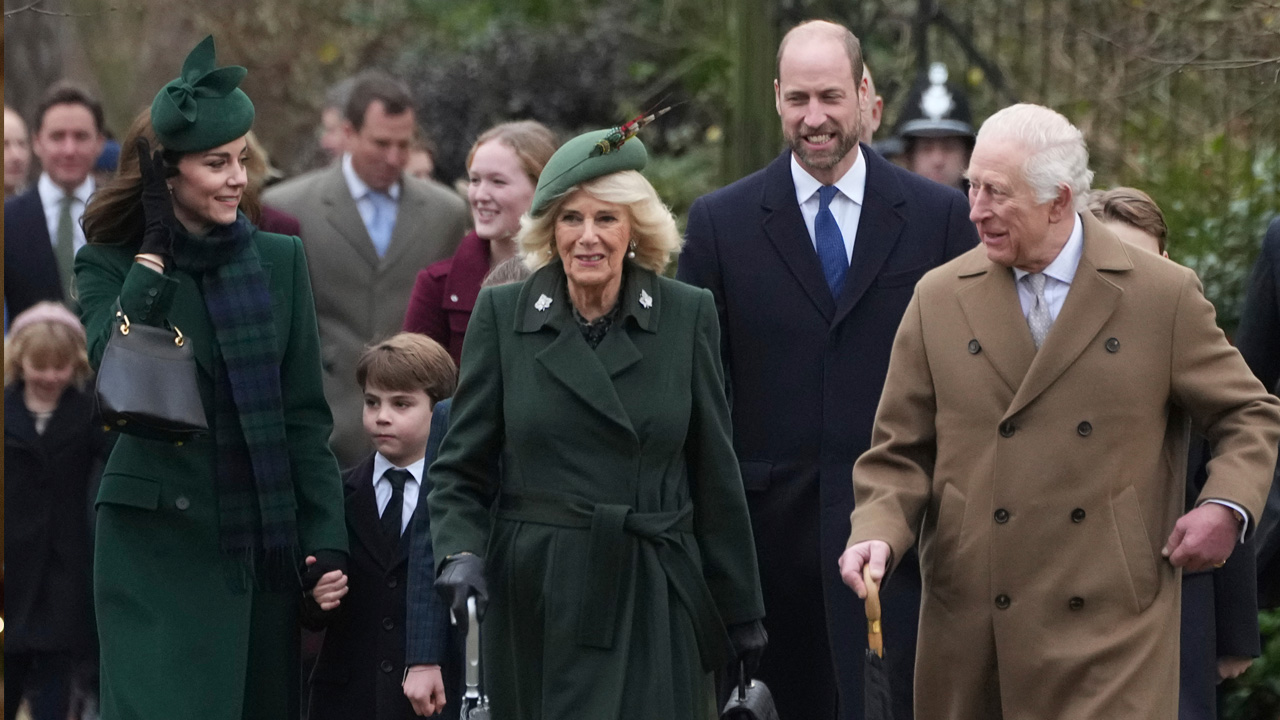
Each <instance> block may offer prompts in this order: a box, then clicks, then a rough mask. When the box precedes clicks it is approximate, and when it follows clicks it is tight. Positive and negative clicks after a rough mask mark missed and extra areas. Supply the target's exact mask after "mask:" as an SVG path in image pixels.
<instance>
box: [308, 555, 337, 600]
mask: <svg viewBox="0 0 1280 720" xmlns="http://www.w3.org/2000/svg"><path fill="white" fill-rule="evenodd" d="M311 554H312V555H314V556H315V558H316V561H315V562H314V563H312V564H311V565H304V566H303V568H302V589H303V591H304V592H311V589H312V588H314V587H315V586H316V583H318V582H320V578H321V576H323V575H324V574H325V573H327V572H329V571H330V570H341V571H342V572H344V573H345V572H346V571H347V556H346V554H345V553H341V552H338V551H337V550H317V551H315V552H313V553H311Z"/></svg>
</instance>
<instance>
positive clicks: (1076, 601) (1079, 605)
mask: <svg viewBox="0 0 1280 720" xmlns="http://www.w3.org/2000/svg"><path fill="white" fill-rule="evenodd" d="M1067 607H1069V608H1071V609H1072V610H1083V609H1084V598H1082V597H1073V598H1071V599H1070V600H1068V601H1067Z"/></svg>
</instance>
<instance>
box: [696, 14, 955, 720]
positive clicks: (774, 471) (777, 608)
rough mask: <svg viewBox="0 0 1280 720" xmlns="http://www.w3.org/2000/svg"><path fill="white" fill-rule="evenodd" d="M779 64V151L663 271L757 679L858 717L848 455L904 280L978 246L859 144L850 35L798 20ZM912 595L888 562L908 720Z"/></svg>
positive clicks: (923, 186)
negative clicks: (743, 536) (711, 404)
mask: <svg viewBox="0 0 1280 720" xmlns="http://www.w3.org/2000/svg"><path fill="white" fill-rule="evenodd" d="M778 58H779V62H778V78H777V79H776V80H775V81H774V88H775V95H776V102H777V108H778V114H779V115H780V116H781V118H782V127H783V133H784V135H785V136H786V139H787V143H788V144H789V145H790V149H788V150H787V151H786V152H784V153H783V154H782V155H781V156H779V157H778V159H777V160H775V161H773V162H772V163H771V164H770V165H769V166H768V167H766V168H765V169H763V170H761V171H759V172H757V173H755V174H753V175H750V176H748V177H746V178H743V179H742V180H739V181H738V182H736V183H734V184H732V185H730V186H728V187H726V188H723V189H721V190H718V191H716V192H713V193H711V194H709V195H706V196H704V197H702V198H699V199H698V200H697V201H696V202H695V203H694V205H693V207H692V208H691V210H690V213H689V224H688V229H687V232H686V235H687V238H686V246H685V249H684V253H683V254H682V256H681V259H680V268H679V272H678V275H677V277H679V278H680V279H682V280H684V281H686V282H689V283H692V284H694V285H699V286H702V287H706V288H709V289H710V290H711V291H712V292H713V293H714V295H715V300H716V306H717V308H718V310H719V313H720V330H721V341H722V353H723V357H724V364H725V369H726V375H727V378H728V384H729V387H728V392H729V394H730V402H731V404H732V410H733V431H734V447H735V449H736V451H737V454H738V460H739V463H740V465H741V468H742V477H743V482H744V484H745V485H746V490H747V501H748V504H749V506H750V510H751V519H752V525H753V528H754V531H755V539H756V548H757V553H758V557H759V563H760V575H761V580H762V583H763V589H764V600H765V610H766V613H767V617H766V618H765V627H766V629H767V630H768V632H769V649H768V651H767V652H766V653H765V654H764V658H763V660H762V664H761V666H760V670H759V672H758V673H757V677H758V678H760V679H761V680H763V681H764V682H765V683H766V684H768V686H769V688H770V690H771V691H772V692H773V695H774V698H775V700H776V702H777V705H778V711H779V714H780V715H781V716H782V717H784V718H791V717H803V718H813V719H815V720H818V719H822V720H825V719H827V718H834V717H837V716H838V717H840V718H860V717H861V716H862V706H863V700H862V682H863V680H862V666H863V652H864V649H865V648H866V643H867V641H866V623H865V619H864V611H863V607H862V603H861V601H859V600H858V599H857V597H856V596H855V595H854V594H853V592H852V591H850V590H849V589H848V587H846V586H845V585H844V584H843V583H842V582H841V580H840V573H839V568H838V567H837V565H836V563H837V560H838V558H839V556H840V553H841V552H842V551H843V550H844V548H845V543H846V541H847V540H848V538H849V515H850V513H851V512H852V510H853V484H852V479H851V478H852V468H853V462H854V460H856V459H857V457H858V455H860V454H861V453H862V452H863V451H865V450H866V449H867V446H868V444H869V443H870V440H871V426H872V422H873V420H874V417H875V411H876V405H877V404H878V403H879V400H880V392H881V389H882V387H883V385H884V379H885V372H886V370H887V368H888V364H889V351H890V348H891V346H892V344H893V338H894V334H895V333H896V331H897V329H898V324H899V322H900V321H901V319H902V315H903V312H904V311H905V310H906V307H907V302H908V301H909V300H910V299H911V293H912V289H913V287H914V286H915V283H916V281H917V280H919V279H920V277H921V276H922V275H923V274H924V273H925V272H927V271H928V270H930V269H931V268H934V267H936V266H938V265H940V264H942V263H944V262H946V261H948V260H950V259H951V258H953V257H956V256H957V255H960V254H961V253H963V252H965V251H966V250H968V249H970V248H972V247H973V246H974V245H976V244H977V241H978V238H977V233H976V231H975V230H974V227H973V225H972V224H971V223H970V222H969V219H968V214H969V206H968V203H967V202H966V200H965V197H964V196H963V195H962V194H961V193H960V192H958V191H956V190H954V189H951V188H946V187H944V186H942V185H939V184H936V183H933V182H931V181H928V180H925V179H923V178H920V177H918V176H916V175H913V174H911V173H909V172H907V171H905V170H902V169H900V168H897V167H895V166H894V165H892V164H890V163H889V162H887V161H885V160H884V159H883V158H881V157H880V156H879V155H877V154H876V153H875V152H874V151H872V150H870V149H869V148H868V147H866V146H862V145H859V144H858V136H859V129H860V128H859V126H860V124H861V119H860V112H861V110H860V109H861V106H862V104H863V103H866V102H868V97H867V87H866V84H865V79H864V78H863V73H862V53H861V48H860V47H859V43H858V39H857V38H856V37H855V36H854V35H853V34H852V33H851V32H849V31H848V30H847V29H846V28H844V27H842V26H839V25H835V24H832V23H827V22H809V23H804V24H802V25H800V26H798V27H796V28H794V29H792V30H791V31H790V32H789V33H788V34H787V36H786V37H785V38H784V39H783V41H782V44H781V47H780V48H779V54H778ZM823 186H834V189H832V188H830V187H827V188H825V189H824V187H823ZM919 599H920V577H919V570H918V567H917V565H916V563H915V562H914V558H904V562H903V564H902V565H901V566H900V567H899V568H898V570H897V571H896V572H895V574H894V576H893V577H892V578H891V579H890V580H889V582H888V583H886V585H885V587H884V590H883V593H882V600H883V602H884V603H885V609H884V616H885V629H884V634H885V639H886V645H887V648H886V651H885V658H886V660H887V661H888V663H889V666H890V673H891V679H892V683H893V691H894V695H895V697H894V703H895V708H896V710H895V712H896V714H897V716H898V717H911V693H912V668H913V664H914V658H915V638H916V623H917V619H918V618H917V615H918V612H919ZM837 697H838V700H837ZM837 707H838V710H837ZM837 713H838V715H837Z"/></svg>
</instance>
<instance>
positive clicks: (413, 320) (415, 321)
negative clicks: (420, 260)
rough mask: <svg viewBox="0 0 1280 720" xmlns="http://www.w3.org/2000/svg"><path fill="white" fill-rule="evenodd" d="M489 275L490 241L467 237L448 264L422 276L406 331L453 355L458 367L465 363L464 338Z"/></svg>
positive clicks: (407, 316) (408, 312)
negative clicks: (429, 340)
mask: <svg viewBox="0 0 1280 720" xmlns="http://www.w3.org/2000/svg"><path fill="white" fill-rule="evenodd" d="M487 274H489V241H488V240H485V239H484V238H482V237H480V236H479V235H476V233H475V231H474V230H473V231H471V232H469V233H467V235H466V237H464V238H462V242H460V243H458V250H457V252H455V253H454V254H453V257H451V258H449V259H448V260H441V261H440V262H438V263H434V264H432V265H429V266H427V269H426V270H423V271H421V272H419V273H418V279H417V281H416V282H415V283H414V285H413V294H412V295H410V296H409V307H408V309H407V310H406V311H405V314H404V330H405V331H406V332H416V333H422V334H423V335H426V336H427V337H430V338H431V339H432V340H435V341H436V342H438V343H440V344H441V345H443V346H444V347H445V349H446V350H448V351H449V355H450V357H452V358H453V362H454V363H455V364H457V363H459V362H461V360H462V337H463V335H465V334H466V332H467V322H469V321H470V320H471V310H472V308H474V307H475V306H476V296H478V295H479V294H480V282H481V281H482V280H484V277H485V275H487Z"/></svg>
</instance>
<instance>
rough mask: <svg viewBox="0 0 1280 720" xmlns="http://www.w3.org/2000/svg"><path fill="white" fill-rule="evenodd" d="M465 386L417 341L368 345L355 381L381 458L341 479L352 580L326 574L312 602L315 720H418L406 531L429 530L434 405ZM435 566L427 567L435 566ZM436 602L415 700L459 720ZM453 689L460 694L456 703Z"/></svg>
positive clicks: (428, 711)
mask: <svg viewBox="0 0 1280 720" xmlns="http://www.w3.org/2000/svg"><path fill="white" fill-rule="evenodd" d="M457 381H458V371H457V368H456V367H455V366H454V364H453V360H452V359H451V358H450V357H449V353H448V351H446V350H445V349H444V348H443V347H442V346H441V345H440V344H439V343H437V342H436V341H434V340H432V339H430V338H428V337H427V336H425V335H418V334H416V333H400V334H399V335H396V336H394V337H392V338H390V339H388V340H386V341H384V342H381V343H378V344H377V345H374V346H373V347H370V348H369V349H367V350H366V351H365V353H364V355H362V356H361V358H360V360H359V362H358V363H357V364H356V382H358V383H360V385H361V387H362V388H363V389H364V429H365V432H367V433H368V434H369V437H370V439H372V440H373V444H374V446H375V447H376V448H377V452H375V453H374V454H373V455H371V456H370V457H369V458H367V459H366V460H365V461H364V462H362V463H360V464H359V465H357V466H356V467H354V468H352V469H351V470H349V471H347V472H346V473H345V474H344V476H343V482H344V486H343V489H344V493H345V495H346V522H347V533H348V536H349V539H350V546H351V557H350V562H349V564H348V576H349V578H350V582H349V583H348V582H347V581H346V580H343V579H339V578H338V577H336V576H331V575H325V576H324V577H323V578H321V580H320V582H319V583H318V584H317V585H316V587H315V589H314V590H313V594H312V598H311V599H309V600H308V601H307V613H306V615H307V617H308V621H309V623H310V624H313V625H324V626H326V630H325V637H324V644H323V646H322V647H321V649H320V657H319V659H318V660H317V661H316V667H315V671H314V672H313V673H312V675H311V702H310V708H311V712H310V717H311V720H326V719H328V718H332V719H333V720H339V719H341V720H347V719H349V718H356V717H359V718H375V719H376V720H393V719H394V720H410V719H411V718H415V717H417V714H416V713H415V709H414V705H413V704H411V702H410V700H409V699H408V698H406V697H405V694H404V692H403V691H402V689H401V685H402V682H403V681H404V678H405V677H406V676H407V673H406V670H405V638H406V628H405V620H406V609H405V608H406V590H407V589H408V587H409V577H408V575H409V573H408V570H409V541H410V533H409V532H407V530H408V528H409V527H410V524H411V521H412V522H415V523H425V522H428V520H427V515H426V512H427V509H426V499H427V490H428V489H429V486H428V485H427V484H426V480H425V474H426V469H427V467H426V455H427V448H428V444H429V443H430V444H432V445H438V444H439V440H440V438H438V437H433V436H432V432H431V427H432V414H433V411H434V410H435V408H436V403H438V402H440V401H442V400H444V399H446V398H448V397H450V396H451V395H453V390H454V387H455V386H456V385H457ZM415 517H416V518H417V519H416V520H415V519H414V518H415ZM428 536H429V533H428ZM427 552H430V551H429V550H428V551H427ZM432 566H434V562H433V561H430V560H428V564H427V567H432ZM344 595H345V597H344ZM338 598H341V600H342V603H341V605H340V606H339V607H338V609H337V610H336V611H334V612H332V613H329V612H317V611H319V610H320V608H324V607H326V606H327V603H329V602H332V601H333V600H335V599H338ZM432 599H433V600H434V603H435V604H436V605H437V606H438V607H437V608H436V612H433V613H429V614H428V615H429V619H428V620H426V622H427V623H428V624H430V625H431V627H423V628H414V629H413V630H414V632H423V633H427V634H429V635H430V636H432V637H433V638H435V639H436V641H434V642H432V643H431V647H432V651H431V652H430V653H429V655H430V657H429V658H428V661H427V662H426V663H425V664H423V665H422V666H420V667H414V668H413V669H412V672H413V674H414V679H415V681H420V682H421V681H425V683H426V686H427V688H428V690H427V692H426V693H425V697H423V698H422V699H420V700H415V701H414V702H415V703H419V704H420V708H419V709H420V710H421V711H422V714H423V715H432V714H434V713H438V712H442V711H443V710H444V709H445V707H446V703H451V704H452V707H449V710H450V711H452V713H451V714H452V715H453V716H455V717H456V707H457V705H458V701H459V700H460V698H456V697H452V693H454V692H456V688H458V687H459V685H460V683H459V682H458V678H459V677H460V675H459V673H460V669H461V668H460V664H461V663H460V660H461V658H448V659H446V656H447V655H448V652H447V640H448V637H449V619H448V612H447V610H446V609H445V608H444V603H443V601H442V600H440V599H439V597H437V596H434V594H433V598H432ZM442 666H444V667H443V668H442ZM445 678H448V679H449V680H448V681H449V683H450V684H449V685H446V684H445V683H446V679H445ZM446 687H450V688H455V690H451V691H450V696H449V697H446V692H445V688H446Z"/></svg>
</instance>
